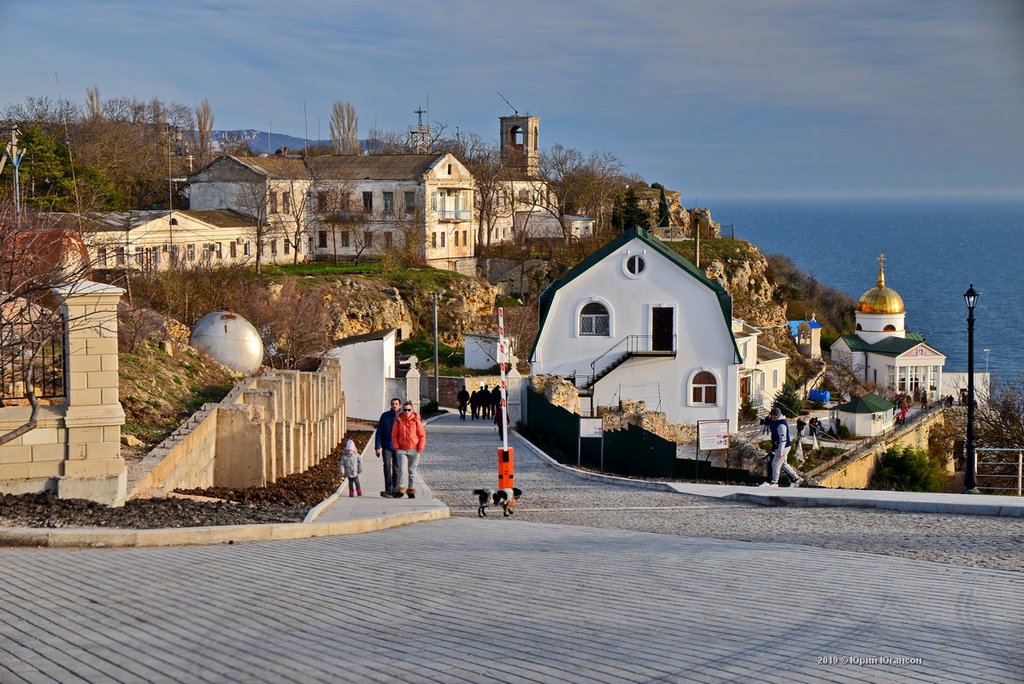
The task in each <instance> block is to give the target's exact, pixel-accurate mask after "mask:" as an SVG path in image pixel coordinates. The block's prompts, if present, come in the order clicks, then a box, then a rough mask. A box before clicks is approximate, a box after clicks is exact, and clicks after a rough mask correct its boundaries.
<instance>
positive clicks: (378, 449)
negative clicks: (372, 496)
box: [374, 397, 402, 498]
mask: <svg viewBox="0 0 1024 684" xmlns="http://www.w3.org/2000/svg"><path fill="white" fill-rule="evenodd" d="M401 408H402V400H401V399H399V398H398V397H395V398H394V399H392V400H391V408H390V409H389V410H387V411H385V412H384V413H382V414H380V418H379V419H378V420H377V438H376V440H375V443H374V447H375V449H374V452H375V453H376V454H377V458H380V457H381V455H382V454H383V456H384V491H383V492H381V493H380V495H381V496H383V497H385V498H392V497H394V496H395V487H396V478H397V477H398V476H399V470H398V454H397V453H396V452H395V446H394V445H393V444H392V443H391V430H392V429H393V428H394V427H395V419H396V418H397V417H398V411H399V409H401ZM398 496H401V494H399V495H398Z"/></svg>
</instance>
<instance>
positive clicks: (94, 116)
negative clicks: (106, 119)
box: [85, 86, 103, 121]
mask: <svg viewBox="0 0 1024 684" xmlns="http://www.w3.org/2000/svg"><path fill="white" fill-rule="evenodd" d="M85 111H86V116H87V117H88V118H89V119H91V120H93V121H96V120H98V119H102V118H103V100H101V99H100V89H99V87H97V86H93V87H92V88H89V89H87V90H86V91H85Z"/></svg>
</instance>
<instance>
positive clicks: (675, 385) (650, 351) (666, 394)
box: [529, 229, 785, 430]
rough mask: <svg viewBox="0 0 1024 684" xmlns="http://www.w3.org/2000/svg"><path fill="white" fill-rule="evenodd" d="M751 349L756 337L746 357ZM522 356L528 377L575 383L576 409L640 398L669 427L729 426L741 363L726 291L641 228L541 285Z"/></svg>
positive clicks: (754, 360)
mask: <svg viewBox="0 0 1024 684" xmlns="http://www.w3.org/2000/svg"><path fill="white" fill-rule="evenodd" d="M757 353H758V345H757V344H756V338H755V339H753V340H751V341H750V345H749V349H748V355H750V356H751V359H750V360H751V362H752V363H757ZM529 358H530V363H531V368H532V372H533V373H534V374H535V375H540V374H553V375H560V376H564V377H569V378H572V379H574V381H575V384H576V386H577V387H578V388H579V389H580V396H581V406H582V407H583V409H584V410H587V409H588V408H593V407H596V406H613V405H616V404H618V402H619V400H620V399H633V400H644V401H646V402H647V405H648V407H649V408H651V409H652V410H657V411H662V412H664V413H665V414H667V416H668V418H669V419H670V420H672V421H673V422H676V423H681V424H686V425H693V424H695V423H696V422H697V421H698V420H712V419H717V420H721V419H728V420H729V425H730V428H731V429H733V430H735V429H736V425H737V415H738V410H739V404H740V376H741V372H742V371H743V370H744V365H743V363H744V360H743V355H742V354H741V352H740V349H739V347H738V345H737V338H736V335H735V334H734V328H733V318H732V297H730V296H729V294H728V293H727V292H726V291H725V288H723V287H722V286H721V285H720V284H719V283H717V282H714V281H712V280H709V279H708V278H707V277H706V276H705V275H704V273H702V272H701V271H700V270H699V269H697V268H696V267H694V265H693V264H691V263H690V262H689V261H687V260H686V259H684V258H682V257H681V256H680V255H679V254H678V253H676V252H675V251H673V250H672V249H670V248H668V247H667V246H666V245H665V244H664V243H662V242H661V241H660V240H658V239H657V238H655V237H653V236H651V235H650V234H649V233H648V232H647V231H644V230H639V229H638V230H634V231H627V232H625V233H623V234H622V235H621V236H619V237H618V238H616V239H615V240H612V241H611V242H609V243H608V244H606V245H604V246H603V247H602V248H601V249H599V250H597V251H596V252H594V253H593V254H591V255H590V256H589V257H587V258H586V259H584V260H583V261H582V262H580V263H579V264H577V265H576V266H575V267H574V268H572V269H571V270H570V271H569V272H568V273H566V274H565V277H563V278H562V279H561V280H558V281H556V282H554V283H552V284H551V285H550V286H549V287H548V288H547V289H546V290H545V291H544V293H543V294H542V295H541V297H540V326H539V330H538V333H537V338H536V340H535V341H534V345H533V349H532V351H531V352H530V357H529ZM777 361H778V359H775V358H774V357H773V358H772V359H770V362H771V363H776V362H777ZM784 368H785V367H784V365H783V372H782V377H783V378H784V377H785V370H784ZM584 397H590V402H589V404H590V405H589V406H587V404H586V403H585V401H584V400H583V398H584Z"/></svg>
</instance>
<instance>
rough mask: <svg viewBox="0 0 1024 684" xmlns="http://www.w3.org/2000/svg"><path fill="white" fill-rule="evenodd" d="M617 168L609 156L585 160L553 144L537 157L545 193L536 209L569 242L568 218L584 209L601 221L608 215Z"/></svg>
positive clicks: (575, 153)
mask: <svg viewBox="0 0 1024 684" xmlns="http://www.w3.org/2000/svg"><path fill="white" fill-rule="evenodd" d="M620 169H621V162H619V160H618V159H616V158H615V157H614V156H613V155H611V154H608V153H604V154H596V153H595V154H592V155H590V157H584V156H583V154H582V153H581V152H580V151H579V150H574V149H571V148H566V147H562V146H561V145H554V146H552V148H551V149H550V150H549V151H547V152H544V153H542V154H541V155H540V160H539V164H538V176H539V178H540V179H541V180H542V181H543V182H544V183H545V185H546V190H547V193H546V196H545V197H543V198H542V200H541V201H540V202H538V204H537V208H539V209H541V210H544V211H547V212H548V213H549V214H550V215H551V216H553V217H555V218H556V219H557V220H558V223H559V225H560V226H561V228H562V236H563V238H564V239H565V241H566V242H569V241H570V239H571V237H572V234H571V226H570V225H569V223H568V221H567V219H566V217H567V216H569V215H571V214H573V213H576V212H578V211H582V210H585V209H589V210H590V211H591V212H592V213H595V214H597V216H598V218H601V219H602V220H603V219H604V217H605V216H610V215H611V207H610V203H611V201H612V197H613V195H614V192H615V189H616V188H615V179H616V178H617V176H618V174H619V172H620ZM595 232H596V231H595Z"/></svg>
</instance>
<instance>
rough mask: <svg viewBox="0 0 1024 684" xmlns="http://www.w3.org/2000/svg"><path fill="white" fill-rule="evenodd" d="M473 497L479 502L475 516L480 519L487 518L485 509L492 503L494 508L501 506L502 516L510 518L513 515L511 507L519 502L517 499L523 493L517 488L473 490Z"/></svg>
mask: <svg viewBox="0 0 1024 684" xmlns="http://www.w3.org/2000/svg"><path fill="white" fill-rule="evenodd" d="M473 494H474V496H476V497H477V500H478V501H479V506H478V507H477V509H476V514H477V515H478V516H480V517H481V518H484V517H486V516H487V507H488V506H489V505H491V503H493V504H494V505H495V506H501V510H502V512H503V513H504V515H505V516H506V517H507V516H510V515H512V514H513V513H515V511H514V510H512V507H513V506H515V504H516V501H519V497H521V496H522V495H523V491H522V490H521V489H519V488H518V487H510V488H507V489H498V490H494V489H474V490H473Z"/></svg>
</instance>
